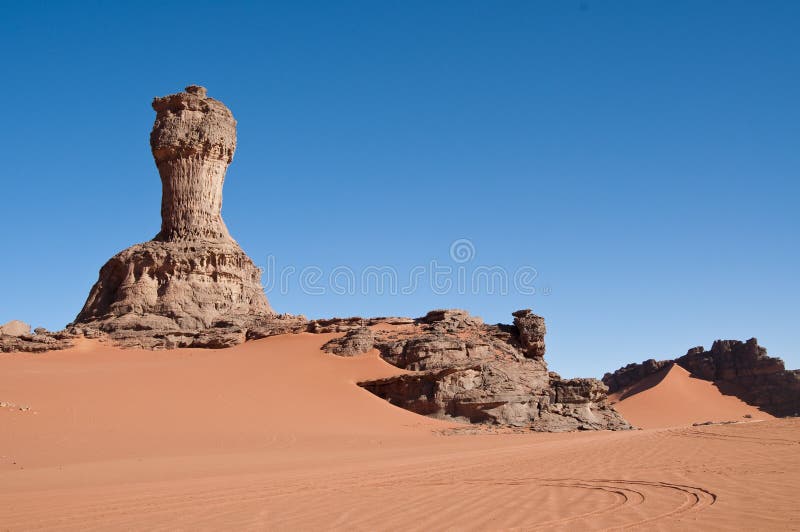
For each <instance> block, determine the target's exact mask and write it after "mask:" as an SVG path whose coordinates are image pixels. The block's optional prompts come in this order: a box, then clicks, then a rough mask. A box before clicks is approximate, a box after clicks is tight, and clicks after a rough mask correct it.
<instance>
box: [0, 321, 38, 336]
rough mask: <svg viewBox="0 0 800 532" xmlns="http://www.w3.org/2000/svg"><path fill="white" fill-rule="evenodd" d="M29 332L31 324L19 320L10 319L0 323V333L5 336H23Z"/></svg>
mask: <svg viewBox="0 0 800 532" xmlns="http://www.w3.org/2000/svg"><path fill="white" fill-rule="evenodd" d="M29 334H31V326H30V325H28V324H27V323H25V322H23V321H19V320H11V321H9V322H8V323H4V324H3V325H0V335H5V336H16V337H19V336H25V335H29Z"/></svg>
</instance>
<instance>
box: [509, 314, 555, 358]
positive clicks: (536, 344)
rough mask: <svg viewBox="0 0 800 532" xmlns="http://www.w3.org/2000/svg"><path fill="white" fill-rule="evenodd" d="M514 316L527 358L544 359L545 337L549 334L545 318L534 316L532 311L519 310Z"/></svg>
mask: <svg viewBox="0 0 800 532" xmlns="http://www.w3.org/2000/svg"><path fill="white" fill-rule="evenodd" d="M513 316H514V325H515V326H516V328H517V330H518V331H519V340H520V343H521V344H522V347H524V348H525V356H527V357H529V358H544V335H545V334H546V333H547V328H546V327H545V326H544V318H543V317H541V316H537V315H536V314H533V313H532V312H531V311H530V309H525V310H518V311H516V312H514V314H513Z"/></svg>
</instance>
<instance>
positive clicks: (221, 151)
mask: <svg viewBox="0 0 800 532" xmlns="http://www.w3.org/2000/svg"><path fill="white" fill-rule="evenodd" d="M153 109H154V110H155V111H156V120H155V124H154V125H153V131H152V132H151V134H150V146H151V148H152V151H153V158H154V159H155V162H156V166H157V167H158V172H159V174H160V175H161V183H162V197H161V231H160V232H159V233H158V234H157V235H156V236H155V238H153V240H151V241H149V242H144V243H142V244H136V245H134V246H132V247H130V248H128V249H126V250H124V251H121V252H120V253H118V254H117V255H115V256H114V257H112V258H111V259H110V260H109V261H108V262H107V263H106V264H105V265H104V266H103V267H102V268H101V270H100V275H99V279H98V280H97V282H96V283H95V285H94V286H93V287H92V290H91V292H90V293H89V297H88V298H87V300H86V304H85V305H84V307H83V309H82V310H81V312H80V313H79V314H78V316H77V318H76V319H75V322H74V323H73V325H74V326H76V327H82V328H89V329H92V328H95V329H100V330H102V331H104V332H106V333H110V334H111V335H112V337H116V338H118V339H121V340H125V341H126V342H125V343H128V344H132V345H136V344H137V342H138V341H137V340H131V339H136V338H140V339H142V340H141V342H138V343H141V344H142V345H144V346H155V345H157V344H158V340H155V341H154V340H152V339H153V338H162V339H163V338H171V339H172V340H170V342H172V343H173V344H176V345H183V344H186V345H192V342H191V341H189V340H186V341H183V342H182V341H181V340H180V339H181V338H191V337H193V336H194V337H196V336H197V334H199V333H202V332H203V331H205V330H208V329H211V328H235V329H237V330H240V331H243V330H246V328H247V327H248V324H250V323H253V322H255V321H258V320H260V319H263V318H265V317H268V316H272V315H273V312H272V310H271V309H270V306H269V303H268V302H267V298H266V296H265V295H264V290H263V288H262V286H261V280H260V278H261V271H260V270H259V269H258V268H257V267H256V266H255V264H254V263H253V261H252V260H251V259H250V258H249V257H248V256H247V255H246V254H245V253H244V251H242V249H241V248H240V247H239V245H238V244H237V243H236V241H234V240H233V239H232V238H231V236H230V234H229V233H228V229H227V227H226V226H225V222H224V221H223V220H222V215H221V209H222V186H223V183H224V181H225V172H226V170H227V168H228V165H229V164H230V163H231V161H232V160H233V154H234V152H235V151H236V120H235V119H234V118H233V114H231V112H230V110H229V109H228V108H227V107H226V106H225V105H224V104H223V103H222V102H220V101H217V100H215V99H213V98H209V97H208V96H207V95H206V89H204V88H203V87H199V86H196V85H191V86H189V87H186V90H185V92H180V93H178V94H171V95H169V96H164V97H163V98H155V99H154V100H153ZM242 334H244V333H242ZM143 338H147V340H144V339H143ZM154 342H155V343H154ZM168 343H169V342H168Z"/></svg>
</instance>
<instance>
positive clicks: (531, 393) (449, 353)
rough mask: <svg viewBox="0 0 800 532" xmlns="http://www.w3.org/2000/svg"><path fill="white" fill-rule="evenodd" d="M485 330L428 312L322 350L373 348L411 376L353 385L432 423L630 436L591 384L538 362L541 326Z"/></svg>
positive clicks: (523, 321)
mask: <svg viewBox="0 0 800 532" xmlns="http://www.w3.org/2000/svg"><path fill="white" fill-rule="evenodd" d="M514 317H515V320H514V321H515V325H486V324H484V323H483V321H482V320H480V318H476V317H474V316H470V315H469V314H468V313H467V312H465V311H462V310H434V311H431V312H429V313H428V314H427V315H425V316H424V317H422V318H418V319H416V320H413V321H405V322H398V321H395V326H394V327H373V325H376V324H374V323H373V324H370V323H365V322H363V321H362V322H359V323H352V328H351V329H350V330H349V331H348V332H347V333H346V334H345V335H344V336H342V337H340V338H336V339H334V340H331V341H330V342H328V343H327V344H326V345H325V346H324V347H323V349H324V350H326V351H328V352H330V353H333V354H337V355H340V356H352V355H358V354H360V353H365V352H367V351H369V350H371V349H377V350H378V351H379V353H380V356H381V357H382V358H383V359H384V360H386V361H387V362H389V363H390V364H392V365H394V366H397V367H399V368H403V369H406V370H410V371H413V372H414V373H409V374H405V375H400V376H396V377H389V378H386V379H379V380H373V381H366V382H361V383H359V385H360V386H362V387H363V388H365V389H367V390H369V391H370V392H372V393H374V394H375V395H377V396H379V397H382V398H384V399H386V400H387V401H389V402H390V403H392V404H394V405H396V406H399V407H402V408H405V409H407V410H411V411H412V412H416V413H418V414H423V415H427V416H431V417H437V418H443V419H453V420H457V421H465V422H471V423H488V424H497V425H511V426H516V427H528V428H530V429H532V430H540V431H566V430H600V429H611V430H619V429H629V428H631V427H630V425H629V424H628V423H627V422H626V421H625V420H624V419H623V418H622V417H621V416H620V415H619V414H618V413H617V412H616V411H615V410H614V409H613V408H611V407H610V406H609V405H608V403H607V400H606V387H605V385H604V384H603V383H602V382H600V381H598V380H596V379H562V378H561V377H560V376H559V375H558V374H557V373H554V372H550V371H548V370H547V364H546V363H545V361H544V332H545V327H544V319H543V318H542V317H541V316H537V315H535V314H533V313H532V312H531V311H530V310H527V309H526V310H523V311H518V312H515V313H514Z"/></svg>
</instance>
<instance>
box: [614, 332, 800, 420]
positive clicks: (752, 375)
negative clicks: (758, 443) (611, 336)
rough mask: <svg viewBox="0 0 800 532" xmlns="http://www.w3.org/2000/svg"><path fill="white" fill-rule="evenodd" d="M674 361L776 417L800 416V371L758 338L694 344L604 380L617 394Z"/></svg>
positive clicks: (626, 368)
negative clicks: (683, 351) (708, 346)
mask: <svg viewBox="0 0 800 532" xmlns="http://www.w3.org/2000/svg"><path fill="white" fill-rule="evenodd" d="M673 364H677V365H679V366H681V367H682V368H684V369H685V370H687V371H689V372H690V373H691V374H692V375H693V376H695V377H697V378H700V379H704V380H707V381H712V382H714V383H715V384H716V385H717V387H718V388H719V389H720V391H722V393H724V394H727V395H734V396H736V397H738V398H739V399H741V400H742V401H744V402H746V403H748V404H750V405H753V406H757V407H759V408H761V410H763V411H764V412H767V413H769V414H772V415H773V416H781V417H783V416H796V415H800V370H787V369H785V367H784V363H783V360H781V359H780V358H776V357H770V356H767V350H766V348H764V347H762V346H760V345H758V340H756V339H755V338H751V339H749V340H747V341H746V342H742V341H739V340H717V341H715V342H714V343H713V345H712V346H711V350H710V351H706V350H705V348H703V347H702V346H700V347H693V348H691V349H689V351H688V352H687V353H686V354H685V355H683V356H682V357H679V358H676V359H674V360H654V359H649V360H645V361H644V362H642V363H639V364H636V363H633V364H628V365H627V366H625V367H622V368H620V369H618V370H616V371H615V372H613V373H606V374H605V375H604V376H603V382H604V383H605V384H606V386H608V389H609V393H615V392H618V391H621V390H625V389H627V388H629V387H631V386H632V385H634V384H636V383H637V382H639V381H640V380H642V379H644V378H645V377H647V376H649V375H652V374H654V373H657V372H659V371H661V370H663V369H664V368H666V367H671V366H672V365H673Z"/></svg>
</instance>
